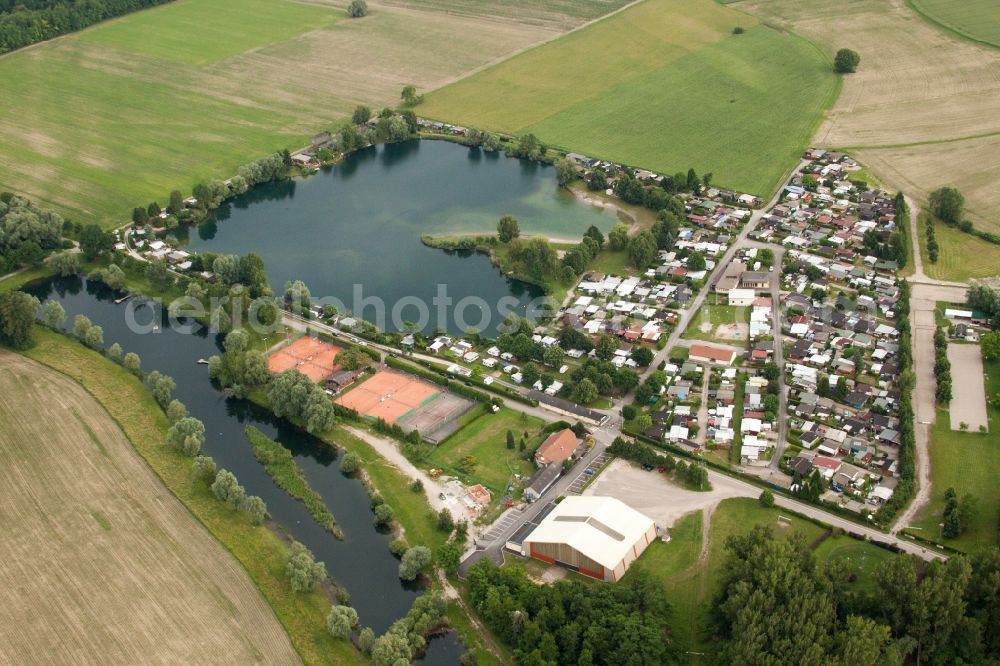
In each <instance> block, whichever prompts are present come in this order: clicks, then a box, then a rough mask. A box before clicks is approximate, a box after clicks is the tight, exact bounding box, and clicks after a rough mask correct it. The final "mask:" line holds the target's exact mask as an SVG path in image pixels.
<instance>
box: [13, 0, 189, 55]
mask: <svg viewBox="0 0 1000 666" xmlns="http://www.w3.org/2000/svg"><path fill="white" fill-rule="evenodd" d="M169 1H170V0H71V1H67V0H3V2H2V3H0V53H7V52H9V51H13V50H15V49H19V48H22V47H25V46H28V45H29V44H35V43H37V42H42V41H45V40H46V39H52V38H53V37H58V36H59V35H65V34H67V33H70V32H76V31H77V30H83V29H84V28H86V27H87V26H90V25H94V24H95V23H100V22H101V21H105V20H107V19H109V18H114V17H115V16H123V15H125V14H129V13H131V12H134V11H137V10H139V9H144V8H146V7H153V6H155V5H162V4H165V3H167V2H169Z"/></svg>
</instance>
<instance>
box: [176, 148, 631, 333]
mask: <svg viewBox="0 0 1000 666" xmlns="http://www.w3.org/2000/svg"><path fill="white" fill-rule="evenodd" d="M506 214H510V215H513V216H515V217H516V218H518V220H519V222H520V227H521V231H522V233H525V234H541V235H546V236H550V237H554V238H562V239H568V240H571V241H572V242H576V241H579V239H580V238H581V237H582V236H583V233H584V231H586V230H587V228H588V227H589V226H590V225H596V226H597V227H599V228H600V229H602V230H603V231H605V232H606V231H608V230H609V229H610V228H611V227H612V226H614V224H615V223H616V222H617V217H616V214H615V213H614V211H612V210H610V209H604V210H599V209H596V208H594V207H592V206H590V205H587V204H585V203H583V202H581V201H579V200H578V199H577V198H576V197H574V196H573V195H572V194H570V193H569V192H567V191H566V190H565V189H561V188H559V187H558V186H557V183H556V178H555V170H554V169H553V168H552V167H548V166H544V165H540V164H538V163H535V162H529V161H525V160H518V159H513V158H508V157H506V156H504V155H501V154H499V153H485V152H483V151H481V150H479V149H470V148H467V147H465V146H461V145H458V144H454V143H451V142H446V141H417V140H414V141H406V142H403V143H397V144H390V145H384V146H377V147H372V148H368V149H365V150H362V151H359V152H356V153H353V154H351V155H350V156H348V157H347V158H346V159H345V160H344V161H343V162H342V163H341V164H338V165H336V166H333V167H329V168H326V169H324V170H322V171H320V172H319V173H318V174H316V175H314V176H310V177H308V178H302V179H295V180H292V181H285V182H279V183H269V184H266V185H262V186H259V187H256V188H254V189H253V190H251V191H250V192H248V193H246V194H245V195H243V196H240V197H237V198H235V199H233V200H231V201H230V202H227V204H226V205H224V206H223V207H221V208H220V209H219V210H218V211H217V213H216V215H215V220H214V221H212V222H208V223H206V224H203V225H201V226H199V227H197V228H196V229H190V230H187V233H186V234H185V233H184V232H183V231H182V232H181V234H180V240H181V241H182V242H186V243H187V245H188V249H190V250H196V251H210V252H215V253H220V254H222V253H226V254H246V253H247V252H256V253H258V254H259V255H260V256H261V257H263V259H264V263H265V265H266V266H267V271H268V275H269V277H270V280H271V284H272V286H273V287H274V288H275V290H279V289H281V288H282V286H283V285H284V284H285V282H286V281H287V280H295V279H300V280H302V281H304V282H305V283H306V285H307V286H308V287H309V289H310V290H311V292H312V295H313V296H314V297H332V298H335V299H337V300H338V301H339V304H338V309H347V310H350V311H352V312H353V313H355V315H359V316H362V317H364V318H365V319H368V320H369V321H373V322H375V323H376V324H377V325H378V326H379V327H380V328H383V329H384V330H390V331H392V330H398V329H399V328H400V324H401V322H402V321H406V320H409V321H414V322H418V321H419V322H420V323H424V322H422V321H420V320H419V317H418V316H417V314H418V309H417V308H418V306H417V305H415V303H424V304H428V306H429V307H428V309H429V311H430V313H431V315H432V316H431V317H430V319H429V320H428V321H427V323H426V325H425V326H424V328H425V330H432V329H433V328H435V327H436V326H438V325H440V326H441V327H442V328H444V329H446V330H448V331H451V332H453V333H461V332H464V331H465V330H466V329H467V328H468V327H470V326H471V327H475V328H478V329H479V330H480V331H481V332H483V333H486V334H487V335H490V336H494V335H495V333H496V326H497V325H499V324H500V323H501V321H502V318H503V317H502V314H497V313H498V312H499V311H500V308H498V307H497V304H498V303H500V302H501V299H503V298H506V299H508V301H507V305H506V306H505V307H504V306H501V307H502V308H503V309H504V311H515V312H517V313H518V314H520V315H525V314H526V313H528V309H527V308H528V304H529V302H531V301H532V299H535V298H537V297H540V296H541V295H542V292H541V290H540V289H539V288H538V287H536V286H534V285H530V284H526V283H524V282H519V281H517V280H510V279H508V278H506V277H504V276H503V275H502V274H501V273H500V271H499V270H498V269H497V268H496V267H495V266H493V265H492V264H491V263H490V261H489V259H488V258H487V257H485V256H482V255H476V254H470V253H445V252H442V251H440V250H435V249H433V248H429V247H427V246H425V245H423V244H422V243H421V242H420V236H421V235H455V234H470V233H484V234H495V233H496V223H497V220H499V218H500V217H501V216H503V215H506ZM442 288H443V289H445V290H446V297H447V298H450V299H451V303H452V304H453V307H452V308H451V309H449V311H448V313H447V314H444V315H442V311H441V310H439V309H438V307H437V305H436V303H434V304H433V305H432V303H433V299H434V298H435V297H436V296H437V297H440V296H441V294H440V292H439V289H442ZM365 297H375V298H378V299H381V301H382V302H383V303H384V304H385V305H384V306H382V307H383V309H382V310H381V311H382V312H383V313H384V316H382V317H381V318H380V317H379V314H378V312H379V310H378V307H379V306H377V305H373V304H368V305H365V304H364V301H363V300H362V299H364V298H365ZM404 299H406V300H404ZM463 299H465V302H466V307H465V308H464V310H462V312H461V313H459V312H457V310H458V309H459V308H458V307H457V304H459V303H460V302H462V301H463ZM341 305H343V306H345V307H344V308H341ZM393 307H397V308H398V313H397V314H398V316H396V317H395V321H394V320H393V319H394V318H393V316H392V315H393V312H392V311H393ZM483 310H485V311H486V314H489V315H490V319H489V321H488V323H484V322H485V320H484V319H483V314H484V313H483V312H481V311H483ZM459 315H461V316H459Z"/></svg>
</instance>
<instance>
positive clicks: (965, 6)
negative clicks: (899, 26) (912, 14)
mask: <svg viewBox="0 0 1000 666" xmlns="http://www.w3.org/2000/svg"><path fill="white" fill-rule="evenodd" d="M907 4H909V5H910V6H911V7H913V8H914V9H916V10H917V12H918V13H919V14H921V15H922V16H924V17H925V18H927V19H929V20H930V21H931V22H932V23H936V24H938V25H940V26H942V27H944V28H945V29H946V30H950V31H952V32H955V33H957V34H959V35H961V36H962V37H965V38H967V39H972V40H974V41H977V42H983V43H986V44H989V45H990V46H995V47H997V48H1000V7H998V6H997V3H996V0H962V2H955V1H954V0H908V2H907Z"/></svg>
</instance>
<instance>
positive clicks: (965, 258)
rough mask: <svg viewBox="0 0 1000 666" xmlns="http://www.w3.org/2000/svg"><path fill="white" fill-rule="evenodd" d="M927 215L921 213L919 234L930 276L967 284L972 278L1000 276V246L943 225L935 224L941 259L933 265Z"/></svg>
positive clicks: (935, 235)
mask: <svg viewBox="0 0 1000 666" xmlns="http://www.w3.org/2000/svg"><path fill="white" fill-rule="evenodd" d="M925 216H926V213H921V215H920V222H919V223H918V224H917V231H918V233H919V234H920V253H921V257H922V258H923V262H924V273H926V274H927V277H931V278H934V279H937V280H953V281H956V282H965V281H967V280H969V279H972V278H985V277H996V276H997V275H998V274H1000V268H998V266H1000V245H994V244H993V243H989V242H987V241H984V240H982V239H980V238H977V237H976V236H972V235H971V234H967V233H964V232H962V231H960V230H959V229H956V228H955V227H949V226H948V225H946V224H944V223H943V222H938V223H937V224H935V225H934V237H935V238H936V239H937V242H938V260H937V262H936V263H933V264H932V263H931V262H930V260H929V259H928V257H927V226H926V224H925V223H924V219H925Z"/></svg>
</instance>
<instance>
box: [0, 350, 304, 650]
mask: <svg viewBox="0 0 1000 666" xmlns="http://www.w3.org/2000/svg"><path fill="white" fill-rule="evenodd" d="M0 431H2V432H3V437H2V438H0V489H2V490H0V494H2V502H0V504H2V507H3V508H2V509H0V515H2V516H3V527H4V533H5V536H4V538H3V539H2V540H0V561H2V562H3V566H2V567H0V586H2V587H3V589H4V590H5V593H4V603H3V604H2V605H0V662H4V663H42V662H62V663H130V662H131V663H137V662H150V661H157V662H183V663H216V662H217V661H219V660H220V659H221V660H223V661H226V662H229V663H254V662H268V663H291V662H294V661H297V660H298V656H297V655H296V653H295V650H294V649H293V648H292V644H291V643H290V642H289V640H288V636H287V635H286V634H285V632H284V630H283V628H282V626H281V624H280V623H279V622H278V620H277V618H275V616H274V613H273V612H272V611H271V609H270V607H269V606H268V605H267V603H266V602H265V601H264V599H263V598H262V597H261V595H260V593H259V592H258V590H257V588H256V587H255V586H254V584H253V582H252V581H251V580H250V578H249V577H248V576H247V575H246V572H245V571H244V570H243V569H242V568H241V567H240V565H239V563H238V562H237V561H236V560H235V559H234V558H233V557H232V556H231V555H230V554H229V553H228V552H227V551H226V550H225V549H224V548H223V547H222V546H221V545H220V544H219V543H218V542H217V541H216V540H215V539H214V538H213V537H212V535H211V534H209V533H208V531H207V530H206V529H205V528H204V527H203V526H202V525H201V523H199V522H198V521H197V520H196V519H195V518H194V517H193V516H192V515H191V513H189V512H188V510H187V509H186V508H185V507H184V506H183V505H182V504H181V503H180V502H179V501H178V500H177V499H176V498H175V497H174V496H173V495H171V494H170V492H169V491H168V490H167V489H166V488H165V487H164V486H163V483H162V482H161V481H160V479H159V478H157V477H156V475H154V474H153V472H152V471H151V470H150V469H149V467H147V466H146V464H145V462H144V461H143V460H142V458H140V457H139V455H138V454H137V453H136V452H135V450H134V449H133V448H132V445H131V444H130V443H129V441H128V439H127V438H126V437H125V435H124V433H122V431H121V430H120V429H119V427H118V426H117V424H116V423H115V421H114V420H112V418H111V417H110V415H109V414H108V413H107V412H106V411H104V409H102V408H101V406H100V405H99V404H98V403H97V401H95V400H94V398H92V397H91V396H90V395H89V394H88V393H87V392H86V391H84V390H83V389H82V388H81V387H80V386H79V385H77V384H75V383H74V382H73V381H72V380H70V379H69V378H68V377H66V376H64V375H61V374H59V373H57V372H55V371H53V370H51V369H49V368H46V367H45V366H42V365H40V364H38V363H35V362H33V361H30V360H28V359H26V358H24V357H22V356H18V355H15V354H12V353H10V352H7V351H2V350H0Z"/></svg>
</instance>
